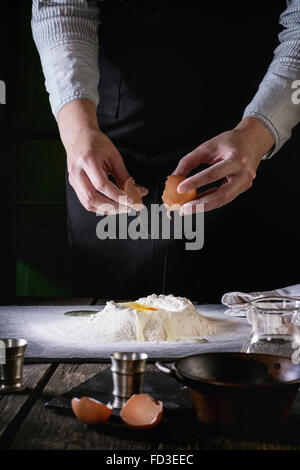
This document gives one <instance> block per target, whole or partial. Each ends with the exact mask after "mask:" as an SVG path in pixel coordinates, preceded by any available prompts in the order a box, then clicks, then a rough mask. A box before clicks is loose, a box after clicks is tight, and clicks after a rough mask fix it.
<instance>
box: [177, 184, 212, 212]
mask: <svg viewBox="0 0 300 470" xmlns="http://www.w3.org/2000/svg"><path fill="white" fill-rule="evenodd" d="M217 190H218V188H210V189H207V190H206V191H203V192H202V193H201V194H199V196H201V197H202V198H203V197H204V196H206V195H208V194H212V193H215V192H216V191H217ZM197 212H203V203H202V201H201V200H200V198H198V199H193V200H192V201H189V202H186V203H185V204H183V206H182V207H181V210H180V212H179V215H188V214H196V213H197Z"/></svg>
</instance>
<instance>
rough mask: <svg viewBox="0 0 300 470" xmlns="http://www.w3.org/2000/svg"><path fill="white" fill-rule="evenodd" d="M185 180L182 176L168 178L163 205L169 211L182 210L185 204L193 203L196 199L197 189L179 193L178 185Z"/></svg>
mask: <svg viewBox="0 0 300 470" xmlns="http://www.w3.org/2000/svg"><path fill="white" fill-rule="evenodd" d="M185 179H186V177H185V176H181V175H170V176H168V178H167V180H166V183H165V189H164V192H163V195H162V200H163V203H164V205H165V207H166V208H167V209H171V210H180V208H181V206H182V205H183V204H185V203H186V202H189V201H192V200H193V199H196V197H197V191H196V189H192V191H188V192H186V193H182V194H179V193H178V192H177V187H178V185H179V184H180V183H181V182H182V181H184V180H185Z"/></svg>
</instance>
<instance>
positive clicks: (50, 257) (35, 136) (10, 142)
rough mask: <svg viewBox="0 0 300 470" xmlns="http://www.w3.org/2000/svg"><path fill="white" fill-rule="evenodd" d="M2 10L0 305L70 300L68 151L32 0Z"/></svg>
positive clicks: (25, 0)
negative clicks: (48, 85) (31, 299)
mask: <svg viewBox="0 0 300 470" xmlns="http://www.w3.org/2000/svg"><path fill="white" fill-rule="evenodd" d="M13 3H15V2H7V3H6V5H5V6H4V7H3V5H2V6H1V23H2V24H1V49H0V64H1V69H0V79H1V80H4V81H5V83H6V92H7V97H6V105H1V106H0V113H1V115H0V118H1V160H2V163H1V194H2V191H3V197H2V198H1V199H2V204H1V236H2V237H3V241H2V245H1V246H2V249H1V258H2V263H1V270H0V286H1V301H2V302H3V303H5V302H6V301H7V300H8V299H12V298H13V297H14V296H15V295H17V296H70V295H71V287H70V281H69V272H68V271H69V262H68V247H67V235H66V224H65V187H64V169H65V152H64V148H63V146H62V144H61V142H60V139H59V134H58V130H57V125H56V121H55V119H54V117H53V115H52V113H51V110H50V105H49V100H48V94H47V92H46V90H45V86H44V77H43V73H42V68H41V65H40V59H39V55H38V52H37V50H36V48H35V44H34V42H33V39H32V33H31V25H30V19H31V1H30V0H24V1H21V2H17V5H18V6H14V5H13Z"/></svg>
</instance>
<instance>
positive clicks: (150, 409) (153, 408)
mask: <svg viewBox="0 0 300 470" xmlns="http://www.w3.org/2000/svg"><path fill="white" fill-rule="evenodd" d="M162 415H163V404H162V402H161V401H159V400H158V401H157V400H155V399H154V398H152V397H151V396H150V395H149V394H148V393H140V394H136V395H132V396H131V397H130V398H129V400H127V402H126V403H125V405H124V406H123V408H122V410H121V413H120V416H121V418H122V420H123V421H124V422H125V423H126V424H127V425H128V426H130V427H131V428H138V429H149V428H153V427H154V426H156V425H157V424H158V423H159V422H160V421H161V419H162Z"/></svg>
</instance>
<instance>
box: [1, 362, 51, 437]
mask: <svg viewBox="0 0 300 470" xmlns="http://www.w3.org/2000/svg"><path fill="white" fill-rule="evenodd" d="M50 366H51V364H28V365H25V366H24V384H25V386H26V390H24V392H22V393H19V394H9V395H0V437H1V436H2V435H3V434H4V432H5V431H6V430H7V427H8V426H9V425H10V424H11V423H12V422H13V420H14V419H15V418H16V416H17V414H18V413H19V412H20V411H21V409H22V408H23V407H24V406H25V405H26V402H27V401H28V399H29V397H30V396H31V395H32V393H33V392H34V390H35V388H36V387H37V386H38V384H39V383H40V382H41V381H42V380H43V378H44V377H45V376H46V375H47V373H48V371H49V368H50Z"/></svg>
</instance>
